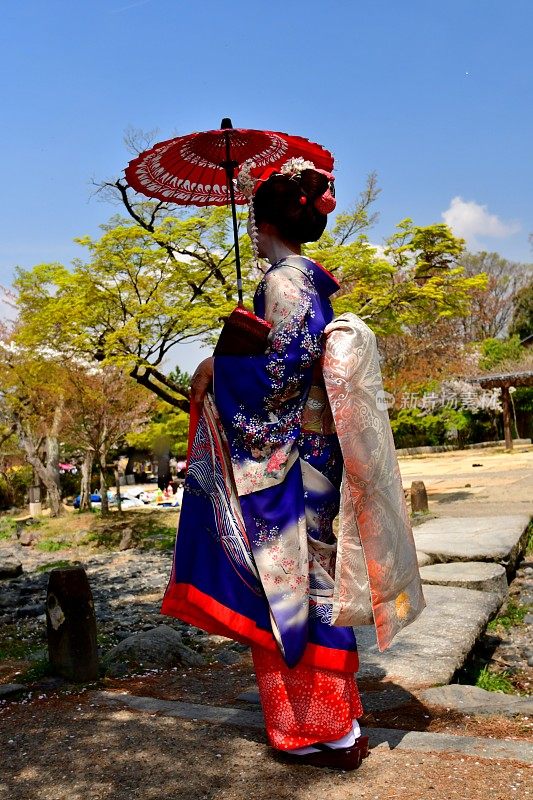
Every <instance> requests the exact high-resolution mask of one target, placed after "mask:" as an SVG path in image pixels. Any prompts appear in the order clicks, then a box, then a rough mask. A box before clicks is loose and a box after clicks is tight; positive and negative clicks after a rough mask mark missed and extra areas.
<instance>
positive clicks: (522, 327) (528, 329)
mask: <svg viewBox="0 0 533 800" xmlns="http://www.w3.org/2000/svg"><path fill="white" fill-rule="evenodd" d="M532 333H533V280H530V281H529V283H528V284H527V285H526V286H523V287H522V288H521V289H519V291H518V292H517V293H516V295H515V297H514V308H513V318H512V320H511V326H510V328H509V334H510V335H511V336H512V335H513V334H516V335H517V336H519V337H520V339H525V338H526V337H527V336H530V335H531V334H532Z"/></svg>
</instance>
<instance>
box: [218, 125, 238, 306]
mask: <svg viewBox="0 0 533 800" xmlns="http://www.w3.org/2000/svg"><path fill="white" fill-rule="evenodd" d="M225 122H229V126H227V125H224V123H225ZM221 127H223V128H225V130H224V139H225V141H226V161H225V162H224V163H223V164H222V166H223V167H224V169H225V170H226V176H227V179H228V188H229V197H230V201H231V217H232V220H233V238H234V240H235V267H236V270H237V295H238V301H239V305H240V306H242V305H243V296H242V274H241V255H240V252H239V231H238V228H237V208H236V205H235V189H234V186H233V178H234V177H235V166H236V163H235V161H232V160H231V149H230V137H229V132H228V127H229V128H231V127H232V126H231V122H230V121H229V120H222V126H221Z"/></svg>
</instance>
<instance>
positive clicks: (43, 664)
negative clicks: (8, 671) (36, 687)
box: [19, 658, 53, 683]
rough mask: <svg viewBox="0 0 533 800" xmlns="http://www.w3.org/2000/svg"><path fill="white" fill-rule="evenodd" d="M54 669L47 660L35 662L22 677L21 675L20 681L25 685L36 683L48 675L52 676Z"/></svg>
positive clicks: (42, 659)
mask: <svg viewBox="0 0 533 800" xmlns="http://www.w3.org/2000/svg"><path fill="white" fill-rule="evenodd" d="M52 674H53V673H52V669H51V666H50V662H49V661H48V659H47V658H40V659H39V660H38V661H35V662H34V663H33V664H32V666H31V667H30V668H29V669H27V670H26V672H24V673H23V674H22V675H20V676H19V677H20V680H21V681H23V682H24V683H34V682H35V681H39V680H41V678H46V677H47V676H48V675H52Z"/></svg>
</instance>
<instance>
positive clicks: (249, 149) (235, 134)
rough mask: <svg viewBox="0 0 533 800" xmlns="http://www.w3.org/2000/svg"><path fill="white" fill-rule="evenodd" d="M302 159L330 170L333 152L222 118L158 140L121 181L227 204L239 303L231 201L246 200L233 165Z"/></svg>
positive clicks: (169, 196)
mask: <svg viewBox="0 0 533 800" xmlns="http://www.w3.org/2000/svg"><path fill="white" fill-rule="evenodd" d="M297 157H302V158H305V159H306V160H309V161H312V162H313V163H314V164H315V166H316V167H317V168H318V169H324V170H327V171H328V172H331V171H332V169H333V156H332V155H331V153H330V152H329V151H328V150H326V149H325V148H324V147H322V146H321V145H319V144H314V143H313V142H310V141H309V140H308V139H304V138H303V137H301V136H289V135H288V134H287V133H279V132H276V131H258V130H250V129H244V128H234V127H233V126H232V123H231V120H229V119H223V120H222V123H221V126H220V129H217V130H213V131H205V132H203V133H190V134H188V135H187V136H178V137H177V138H175V139H168V140H167V141H165V142H159V143H158V144H156V145H155V146H154V147H152V148H151V149H150V150H146V151H145V152H144V153H141V154H140V155H139V156H138V157H137V158H135V159H134V160H133V161H131V162H130V163H129V165H128V166H127V168H126V170H125V174H126V180H127V182H128V184H129V186H131V188H132V189H135V191H137V192H141V193H142V194H145V195H147V196H148V197H155V198H157V199H158V200H166V201H168V202H171V203H178V204H180V205H195V206H208V205H215V206H219V205H226V204H227V203H231V208H232V215H233V234H234V238H235V260H236V265H237V286H238V291H239V304H242V280H241V268H240V257H239V242H238V231H237V214H236V209H235V204H236V203H238V204H243V203H247V202H248V200H247V198H246V197H245V196H244V195H243V194H241V192H239V190H238V189H237V187H235V186H234V177H235V175H236V174H238V171H239V166H240V165H242V164H243V163H244V162H245V161H247V160H248V159H253V161H255V164H256V167H257V170H258V171H262V170H264V169H265V168H266V167H269V166H272V167H276V166H280V167H281V165H282V164H283V163H284V162H285V161H287V160H288V159H290V158H297Z"/></svg>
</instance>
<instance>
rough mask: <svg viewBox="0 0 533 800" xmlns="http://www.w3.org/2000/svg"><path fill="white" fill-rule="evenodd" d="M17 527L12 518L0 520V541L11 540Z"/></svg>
mask: <svg viewBox="0 0 533 800" xmlns="http://www.w3.org/2000/svg"><path fill="white" fill-rule="evenodd" d="M16 528H17V526H16V523H15V520H14V518H13V517H1V518H0V541H6V540H8V539H11V538H12V537H13V535H14V533H15V530H16Z"/></svg>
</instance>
